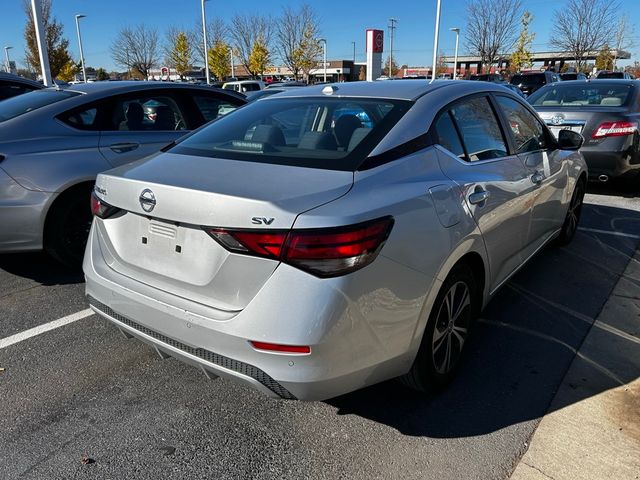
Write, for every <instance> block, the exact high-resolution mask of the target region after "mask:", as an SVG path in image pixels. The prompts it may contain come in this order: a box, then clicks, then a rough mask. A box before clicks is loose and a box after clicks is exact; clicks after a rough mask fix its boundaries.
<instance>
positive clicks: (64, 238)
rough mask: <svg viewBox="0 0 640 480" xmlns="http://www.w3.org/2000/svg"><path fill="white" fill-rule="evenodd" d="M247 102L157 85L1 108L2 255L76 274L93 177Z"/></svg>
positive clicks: (72, 93) (111, 86)
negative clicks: (65, 267) (50, 262)
mask: <svg viewBox="0 0 640 480" xmlns="http://www.w3.org/2000/svg"><path fill="white" fill-rule="evenodd" d="M244 103H245V100H244V99H243V98H241V96H240V95H238V94H235V93H234V92H223V91H222V90H219V89H212V88H208V87H206V86H203V87H198V86H194V85H179V84H170V83H162V82H96V83H89V84H80V85H75V86H73V87H69V88H66V89H60V88H48V89H43V90H38V91H35V92H31V93H26V94H24V95H20V96H17V97H13V98H10V99H8V100H4V101H2V102H0V222H2V228H1V229H0V252H15V251H28V250H39V249H42V248H43V247H44V248H45V249H46V250H47V251H48V252H49V253H51V254H52V255H53V256H54V257H55V258H57V259H58V260H60V261H62V262H63V263H66V264H69V265H77V266H79V265H80V263H81V261H82V255H83V253H84V246H85V244H86V239H87V234H88V231H89V226H90V224H91V212H90V210H89V208H88V203H87V199H88V198H89V195H90V193H91V190H92V189H93V183H94V179H95V177H96V175H97V174H98V173H99V172H101V171H103V170H108V169H110V168H113V167H115V166H118V165H123V164H125V163H128V162H132V161H135V160H139V159H141V158H143V157H146V156H148V155H150V154H152V153H155V152H156V151H158V150H159V149H160V148H162V147H164V146H165V145H167V144H168V143H170V142H172V141H173V140H176V139H178V138H179V137H181V136H183V135H184V134H185V133H187V132H188V131H189V130H191V129H195V128H197V127H199V126H201V125H202V124H204V123H205V122H207V121H209V120H213V119H214V118H216V117H217V116H218V115H219V114H222V113H226V112H228V111H230V110H232V109H233V108H236V107H237V106H239V105H243V104H244Z"/></svg>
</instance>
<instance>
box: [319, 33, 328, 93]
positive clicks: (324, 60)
mask: <svg viewBox="0 0 640 480" xmlns="http://www.w3.org/2000/svg"><path fill="white" fill-rule="evenodd" d="M320 41H321V42H322V66H323V67H324V83H327V41H326V40H325V39H324V38H321V39H320Z"/></svg>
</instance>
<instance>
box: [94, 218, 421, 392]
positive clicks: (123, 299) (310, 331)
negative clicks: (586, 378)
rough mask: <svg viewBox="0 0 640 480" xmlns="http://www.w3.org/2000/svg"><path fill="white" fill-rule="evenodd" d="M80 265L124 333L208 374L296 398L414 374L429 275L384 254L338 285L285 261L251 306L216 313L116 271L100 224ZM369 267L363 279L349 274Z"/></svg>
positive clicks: (97, 305)
mask: <svg viewBox="0 0 640 480" xmlns="http://www.w3.org/2000/svg"><path fill="white" fill-rule="evenodd" d="M83 268H84V272H85V277H86V282H87V283H86V294H87V297H88V299H89V303H90V305H91V306H92V308H93V309H94V310H95V311H96V312H97V313H98V314H100V315H101V316H102V317H104V318H106V319H108V320H110V321H111V322H113V323H114V324H116V325H117V326H118V328H120V329H121V330H123V331H125V332H126V333H128V334H130V335H133V336H135V337H137V338H138V339H140V340H142V341H144V342H146V343H148V344H151V345H153V346H154V347H155V348H156V349H157V350H159V351H160V352H162V353H164V354H168V355H171V356H174V357H177V358H179V359H181V360H183V361H185V362H187V363H190V364H192V365H196V366H198V367H199V368H201V369H202V370H204V371H205V372H206V373H207V374H208V375H209V376H211V375H212V374H213V375H217V376H223V377H227V378H232V379H234V380H236V381H240V382H241V383H244V384H246V385H248V386H250V387H252V388H254V389H257V390H259V391H261V392H263V393H264V394H266V395H269V396H272V397H281V398H290V399H299V400H323V399H326V398H331V397H335V396H337V395H341V394H343V393H347V392H350V391H353V390H356V389H359V388H362V387H364V386H367V385H371V384H374V383H377V382H380V381H383V380H386V379H389V378H393V377H395V376H398V375H401V374H403V373H405V372H406V371H408V369H409V368H410V366H411V363H412V362H413V359H414V357H415V354H416V351H417V346H418V344H419V340H418V341H417V342H416V341H414V337H415V335H416V330H417V322H418V318H419V317H420V312H421V310H422V305H423V303H424V298H425V294H426V290H427V286H426V283H427V282H426V279H425V277H424V276H422V275H421V274H418V273H416V272H415V271H413V270H412V269H408V268H407V267H404V266H401V265H399V264H397V263H395V262H393V261H391V260H389V259H387V258H385V257H383V256H379V257H378V259H376V261H374V262H373V264H371V265H369V266H368V267H366V268H365V269H363V270H360V271H359V272H356V273H354V274H351V275H349V276H345V277H339V278H334V279H318V278H315V277H311V278H309V277H310V276H309V275H308V274H306V273H303V272H301V271H299V270H296V269H295V268H293V267H289V266H287V265H280V266H279V267H278V268H277V269H276V271H275V272H274V274H273V276H272V278H270V279H269V280H268V283H267V284H265V286H264V287H263V289H262V290H261V291H260V292H259V293H258V294H257V295H256V296H255V297H254V299H253V300H252V301H251V302H250V304H249V305H248V306H247V307H246V308H245V309H244V310H242V311H239V312H220V311H214V309H211V308H210V307H205V306H203V305H201V304H195V303H193V302H190V301H189V300H187V299H184V298H181V297H177V296H175V295H172V294H169V293H167V292H163V291H161V290H159V289H156V288H153V287H150V286H147V285H144V284H142V283H140V282H137V281H135V280H133V279H130V278H127V277H124V276H122V275H120V274H118V273H117V272H115V271H113V270H112V269H110V268H109V266H108V265H106V264H105V263H104V260H103V257H102V254H101V251H100V245H99V241H98V240H97V233H96V229H95V228H92V231H91V234H90V236H89V242H88V244H87V253H86V254H85V260H84V265H83ZM365 271H366V274H365V275H366V280H362V279H361V278H358V279H355V280H354V279H351V278H349V277H352V276H358V275H359V274H361V273H365ZM407 275H408V276H409V278H407ZM301 276H304V278H301ZM376 279H378V280H379V282H380V284H379V285H378V284H377V282H378V280H376ZM395 282H398V284H397V285H396V283H395ZM401 283H402V284H404V285H408V287H402V286H401ZM383 285H384V288H383ZM395 287H397V288H395ZM407 288H409V289H410V290H411V291H412V292H413V295H415V298H411V293H410V292H409V291H408V290H407ZM408 298H410V300H408ZM376 307H377V310H376ZM208 310H211V311H210V312H209V313H208ZM365 314H366V316H365ZM251 340H258V341H263V342H269V343H277V344H284V345H309V346H310V347H311V353H310V354H282V353H272V352H265V351H261V350H256V349H254V348H253V346H252V345H251V344H250V341H251Z"/></svg>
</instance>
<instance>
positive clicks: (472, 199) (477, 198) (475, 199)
mask: <svg viewBox="0 0 640 480" xmlns="http://www.w3.org/2000/svg"><path fill="white" fill-rule="evenodd" d="M487 198H489V192H488V191H486V190H480V191H479V192H473V193H472V194H471V195H469V203H470V204H471V205H477V204H478V203H482V202H484V201H486V200H487Z"/></svg>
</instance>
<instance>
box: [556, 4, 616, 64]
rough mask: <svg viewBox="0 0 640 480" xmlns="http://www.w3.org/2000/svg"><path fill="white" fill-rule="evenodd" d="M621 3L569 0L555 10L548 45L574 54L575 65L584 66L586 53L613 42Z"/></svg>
mask: <svg viewBox="0 0 640 480" xmlns="http://www.w3.org/2000/svg"><path fill="white" fill-rule="evenodd" d="M619 11H620V4H619V3H618V2H616V1H611V0H568V1H567V3H566V4H565V5H563V6H562V8H559V9H558V10H556V11H555V12H554V19H555V21H554V29H553V31H552V35H551V45H553V46H554V47H555V48H557V49H558V50H561V51H563V52H569V53H571V54H573V56H574V58H575V62H576V69H577V70H578V71H580V70H582V69H584V68H585V66H586V61H587V55H588V54H589V53H593V52H596V51H599V50H601V49H602V47H603V46H604V45H613V44H615V36H614V32H615V29H616V26H617V25H618V23H617V21H616V17H617V12H619Z"/></svg>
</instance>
